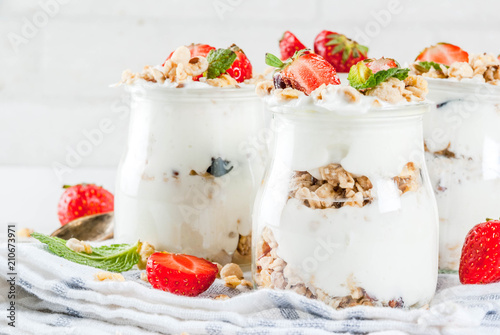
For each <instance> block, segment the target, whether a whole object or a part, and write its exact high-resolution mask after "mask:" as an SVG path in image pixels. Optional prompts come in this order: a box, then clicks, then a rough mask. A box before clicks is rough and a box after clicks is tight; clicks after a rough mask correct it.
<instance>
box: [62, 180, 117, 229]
mask: <svg viewBox="0 0 500 335" xmlns="http://www.w3.org/2000/svg"><path fill="white" fill-rule="evenodd" d="M64 188H65V191H64V192H63V194H62V195H61V198H60V199H59V204H58V205H57V215H58V217H59V221H60V222H61V225H65V224H66V223H68V222H70V221H73V220H75V219H78V218H80V217H82V216H87V215H93V214H101V213H108V212H112V211H113V209H114V196H113V194H112V193H111V192H109V191H107V190H105V189H104V188H102V187H101V186H97V185H94V184H79V185H75V186H64Z"/></svg>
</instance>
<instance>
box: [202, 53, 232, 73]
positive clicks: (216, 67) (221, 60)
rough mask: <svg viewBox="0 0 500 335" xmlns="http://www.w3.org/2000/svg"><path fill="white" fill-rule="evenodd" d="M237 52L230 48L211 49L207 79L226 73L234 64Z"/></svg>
mask: <svg viewBox="0 0 500 335" xmlns="http://www.w3.org/2000/svg"><path fill="white" fill-rule="evenodd" d="M235 59H236V53H235V52H234V51H233V50H230V49H217V50H210V53H209V54H208V56H207V61H208V69H207V71H206V72H205V74H206V75H205V76H206V77H207V79H214V78H217V77H219V76H220V75H221V74H223V73H225V72H226V70H227V69H229V68H230V67H231V65H233V62H234V60H235Z"/></svg>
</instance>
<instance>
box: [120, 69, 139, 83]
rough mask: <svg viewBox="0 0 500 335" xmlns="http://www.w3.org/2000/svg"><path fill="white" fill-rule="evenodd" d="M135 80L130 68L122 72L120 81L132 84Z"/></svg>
mask: <svg viewBox="0 0 500 335" xmlns="http://www.w3.org/2000/svg"><path fill="white" fill-rule="evenodd" d="M135 80H136V75H135V73H133V72H132V71H130V70H125V71H123V72H122V81H121V82H122V83H125V84H129V85H130V84H132V83H134V81H135Z"/></svg>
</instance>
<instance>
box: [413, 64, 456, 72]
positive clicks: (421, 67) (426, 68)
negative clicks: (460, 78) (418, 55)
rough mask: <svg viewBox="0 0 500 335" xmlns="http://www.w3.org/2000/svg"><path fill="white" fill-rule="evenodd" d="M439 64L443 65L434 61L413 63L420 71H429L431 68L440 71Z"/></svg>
mask: <svg viewBox="0 0 500 335" xmlns="http://www.w3.org/2000/svg"><path fill="white" fill-rule="evenodd" d="M441 65H444V64H439V63H435V62H427V61H426V62H417V63H415V65H414V66H415V68H416V69H417V70H419V71H420V72H429V71H430V70H431V68H434V70H436V71H442V69H441ZM444 66H445V67H447V68H448V67H449V66H446V65H444Z"/></svg>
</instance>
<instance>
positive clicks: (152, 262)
mask: <svg viewBox="0 0 500 335" xmlns="http://www.w3.org/2000/svg"><path fill="white" fill-rule="evenodd" d="M146 272H147V274H148V281H149V282H150V283H151V285H153V287H154V288H156V289H159V290H163V291H167V292H170V293H173V294H177V295H185V296H190V297H194V296H197V295H199V294H201V293H203V292H205V291H206V290H207V289H208V288H209V287H210V285H212V283H213V282H214V281H215V277H216V276H217V273H218V268H217V265H215V264H214V263H211V262H209V261H207V260H205V259H203V258H198V257H195V256H190V255H182V254H171V253H168V252H155V253H154V254H152V255H151V256H149V258H148V263H147V265H146Z"/></svg>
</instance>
